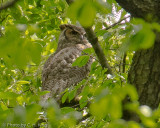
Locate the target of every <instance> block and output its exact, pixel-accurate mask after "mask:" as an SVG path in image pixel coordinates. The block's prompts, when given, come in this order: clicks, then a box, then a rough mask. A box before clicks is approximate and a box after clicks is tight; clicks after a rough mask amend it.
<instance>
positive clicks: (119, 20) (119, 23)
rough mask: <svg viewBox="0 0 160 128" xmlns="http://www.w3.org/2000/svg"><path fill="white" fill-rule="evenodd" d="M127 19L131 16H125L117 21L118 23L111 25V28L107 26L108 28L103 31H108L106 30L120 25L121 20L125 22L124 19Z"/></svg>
mask: <svg viewBox="0 0 160 128" xmlns="http://www.w3.org/2000/svg"><path fill="white" fill-rule="evenodd" d="M129 17H131V16H130V15H129V16H127V17H125V18H123V19H121V20H119V21H118V22H116V23H114V24H112V25H111V26H109V27H107V28H104V29H103V30H108V29H110V28H113V27H114V26H116V25H118V24H120V23H121V22H122V21H123V20H126V19H127V18H129Z"/></svg>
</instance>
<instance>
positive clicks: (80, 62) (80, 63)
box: [72, 55, 89, 67]
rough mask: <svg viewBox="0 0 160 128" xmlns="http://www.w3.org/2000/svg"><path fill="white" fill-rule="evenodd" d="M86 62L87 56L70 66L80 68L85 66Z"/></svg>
mask: <svg viewBox="0 0 160 128" xmlns="http://www.w3.org/2000/svg"><path fill="white" fill-rule="evenodd" d="M88 60H89V56H87V55H83V56H80V57H78V58H77V59H76V60H75V61H74V62H73V63H72V66H78V67H82V66H84V65H86V64H87V62H88Z"/></svg>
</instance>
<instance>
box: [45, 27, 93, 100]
mask: <svg viewBox="0 0 160 128" xmlns="http://www.w3.org/2000/svg"><path fill="white" fill-rule="evenodd" d="M60 29H61V31H62V32H61V34H60V37H59V42H58V47H57V50H56V52H55V53H54V54H52V55H51V56H50V57H49V58H48V60H47V61H46V63H45V64H44V68H43V71H42V91H44V90H47V91H50V93H48V94H46V95H44V96H43V100H47V99H48V98H51V97H53V98H54V99H55V100H56V101H57V102H60V99H61V96H62V94H61V93H62V92H63V91H65V89H66V88H68V87H70V86H72V85H76V84H77V83H78V82H80V81H81V80H83V79H84V78H86V76H87V74H88V73H89V71H90V66H91V63H92V59H90V60H89V62H88V63H87V64H86V65H85V66H83V67H77V66H75V67H73V66H72V63H73V62H74V61H75V60H76V58H78V57H79V56H81V52H82V50H84V49H86V48H89V47H91V45H90V43H89V42H88V41H87V38H86V37H85V31H84V29H83V28H82V27H77V26H75V25H70V24H64V25H61V26H60Z"/></svg>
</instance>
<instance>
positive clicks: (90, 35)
mask: <svg viewBox="0 0 160 128" xmlns="http://www.w3.org/2000/svg"><path fill="white" fill-rule="evenodd" d="M84 29H85V31H86V33H87V36H88V40H89V42H90V43H91V44H92V47H93V49H94V51H95V53H96V55H97V57H98V59H99V62H100V64H101V66H102V68H108V70H107V72H106V73H107V74H113V73H112V70H111V67H110V65H109V64H108V62H107V60H106V58H105V54H104V52H103V50H102V48H101V46H100V44H99V42H98V38H97V37H96V34H95V33H94V31H93V30H92V28H91V27H89V28H84Z"/></svg>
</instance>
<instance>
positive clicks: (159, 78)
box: [128, 42, 160, 109]
mask: <svg viewBox="0 0 160 128" xmlns="http://www.w3.org/2000/svg"><path fill="white" fill-rule="evenodd" d="M128 81H129V83H130V84H132V85H135V86H136V88H137V91H138V94H139V101H140V104H141V105H148V106H150V107H151V108H152V109H155V108H157V107H158V105H159V103H160V42H155V45H154V46H153V47H152V48H150V49H148V50H141V51H137V52H136V53H135V55H134V57H133V62H132V65H131V68H130V71H129V73H128Z"/></svg>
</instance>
